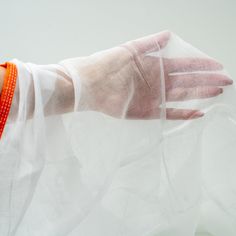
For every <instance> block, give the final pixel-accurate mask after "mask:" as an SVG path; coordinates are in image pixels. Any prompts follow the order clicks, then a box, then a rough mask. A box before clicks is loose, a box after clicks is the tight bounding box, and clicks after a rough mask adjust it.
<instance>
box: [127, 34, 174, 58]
mask: <svg viewBox="0 0 236 236" xmlns="http://www.w3.org/2000/svg"><path fill="white" fill-rule="evenodd" d="M170 37H171V32H170V31H162V32H159V33H157V34H152V35H148V36H145V37H143V38H139V39H136V40H132V41H129V42H127V43H126V46H128V47H129V46H131V47H132V48H134V49H135V50H136V51H137V53H145V52H152V51H158V50H159V49H161V48H164V47H165V46H166V45H167V43H168V41H169V39H170Z"/></svg>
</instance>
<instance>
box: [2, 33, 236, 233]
mask: <svg viewBox="0 0 236 236" xmlns="http://www.w3.org/2000/svg"><path fill="white" fill-rule="evenodd" d="M157 46H158V47H159V48H158V47H157V49H156V50H154V51H153V50H152V51H148V52H145V53H144V54H143V57H144V59H146V58H148V59H151V62H150V63H151V64H150V65H152V66H151V67H149V70H148V71H146V73H147V74H148V73H149V72H150V74H151V73H152V68H153V64H152V63H153V59H154V60H155V58H158V60H157V61H156V62H154V63H158V65H157V66H160V68H161V69H160V76H159V78H160V80H161V81H160V84H161V86H160V87H158V88H157V89H156V93H159V95H160V96H159V97H160V100H159V103H160V104H161V108H160V110H161V111H160V117H159V118H158V119H151V120H146V119H122V118H126V114H127V113H126V111H127V110H126V109H128V107H129V105H127V104H129V102H130V101H131V100H132V98H130V96H127V103H126V104H125V105H124V107H122V109H121V113H120V117H117V115H116V117H113V116H110V115H108V114H104V113H102V112H96V111H90V110H87V109H81V108H80V99H81V93H82V91H81V89H83V88H82V85H81V81H80V79H81V77H80V73H79V72H80V70H79V69H78V67H81V65H83V62H82V61H81V59H74V60H72V59H68V60H64V61H61V62H59V63H58V64H51V65H36V64H33V63H24V62H22V61H20V60H18V59H13V60H12V61H11V62H13V63H15V64H16V66H17V69H18V79H17V85H16V91H15V94H14V98H13V104H12V107H11V111H10V116H9V118H8V121H7V124H6V127H5V130H4V133H3V136H2V140H1V142H0V235H1V236H5V235H8V236H13V235H16V236H78V235H79V236H194V235H195V233H196V232H199V233H204V232H206V233H209V234H211V235H214V236H223V235H225V236H235V235H236V174H235V173H236V171H235V170H236V158H235V157H236V145H235V143H236V142H235V141H236V96H235V95H236V93H235V87H234V86H228V87H225V88H224V93H223V94H220V95H219V96H216V97H211V98H207V99H201V100H200V99H194V100H187V101H185V102H179V101H173V102H167V101H166V96H165V92H166V91H165V86H166V84H165V78H164V76H165V68H164V66H165V63H163V60H165V58H167V59H168V58H169V59H171V58H193V59H194V58H195V59H196V60H197V58H208V57H207V56H206V55H205V54H203V53H202V52H200V51H199V50H197V49H195V48H193V47H192V46H191V45H189V44H187V43H185V42H184V41H182V40H181V39H180V38H179V37H177V36H175V35H174V34H172V35H171V38H170V39H169V41H168V44H167V45H165V46H164V47H162V46H161V45H160V46H159V45H157ZM104 53H105V54H106V53H108V54H109V51H105V52H104ZM97 55H98V56H97V60H98V61H99V58H100V54H97ZM117 60H119V58H118V59H117ZM81 63H82V64H81ZM117 63H118V61H117ZM154 65H155V64H154ZM141 66H142V65H141ZM188 68H189V67H188ZM100 69H101V70H103V69H104V68H100ZM190 69H191V68H190ZM96 72H97V73H99V72H98V71H96ZM96 72H95V74H96V75H97V73H96ZM216 72H217V73H222V74H223V75H224V74H225V71H223V70H222V68H219V69H218V70H212V71H208V70H207V68H205V67H204V66H203V67H201V68H199V70H198V71H197V73H202V74H203V75H205V74H206V73H216ZM176 73H177V74H178V73H179V74H180V75H183V74H187V75H188V74H191V73H196V71H194V70H190V71H186V68H184V66H183V70H182V71H181V72H178V71H177V72H176ZM174 75H176V74H173V75H172V76H174ZM132 79H133V78H132ZM72 82H73V86H71V84H72ZM98 86H100V85H98ZM183 86H184V85H183ZM71 88H72V89H71ZM100 89H101V88H100ZM129 89H130V90H129ZM136 89H138V88H137V87H135V86H134V87H132V86H131V87H129V86H128V91H132V93H131V92H130V93H129V95H130V94H131V96H134V94H135V91H136ZM158 89H159V91H158ZM99 91H100V90H99ZM141 91H142V90H141ZM154 91H155V90H154ZM186 96H187V95H186ZM73 97H74V98H75V103H73V104H74V107H73V108H72V110H71V111H70V109H68V111H67V112H68V113H63V107H65V106H68V107H69V106H71V103H70V102H71V99H73ZM160 101H161V102H160ZM107 102H108V103H110V105H111V106H112V105H113V100H109V101H107ZM73 104H72V105H73ZM166 107H175V108H193V107H194V108H195V109H199V110H201V111H204V112H205V113H206V114H205V115H204V116H203V117H202V118H199V119H187V120H168V119H166ZM34 108H35V109H34ZM33 110H34V113H33V114H32V111H33ZM46 114H47V115H46Z"/></svg>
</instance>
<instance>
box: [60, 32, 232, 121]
mask: <svg viewBox="0 0 236 236" xmlns="http://www.w3.org/2000/svg"><path fill="white" fill-rule="evenodd" d="M170 37H171V34H170V33H169V32H162V33H160V34H155V35H151V36H147V37H144V38H141V39H138V40H134V41H130V42H127V43H125V44H122V45H120V46H118V47H115V48H112V49H109V50H105V51H102V52H99V53H95V54H93V55H91V56H89V57H84V58H73V59H67V60H65V61H63V64H64V65H68V64H69V65H70V66H73V67H74V68H75V69H76V71H77V72H78V74H79V76H80V78H81V85H82V86H81V99H80V108H81V110H94V111H99V112H103V113H105V114H108V115H111V116H114V117H118V118H122V117H123V118H127V119H156V118H160V113H161V109H160V105H161V103H162V94H161V93H162V86H163V85H162V84H161V75H162V70H161V68H162V67H161V65H162V64H163V68H164V71H163V73H164V82H165V99H166V102H170V101H179V102H181V101H186V100H190V99H203V98H209V97H214V96H217V95H219V94H220V93H222V92H223V90H222V88H220V87H219V86H225V85H229V84H232V80H230V79H229V78H228V77H227V76H226V75H223V74H222V73H220V70H222V68H223V67H222V65H221V64H219V63H218V62H216V61H215V60H213V59H210V58H190V57H189V58H186V57H185V58H171V59H170V58H163V59H161V58H160V57H157V56H152V54H151V52H158V51H160V50H161V49H163V48H164V47H165V46H166V44H167V43H168V40H169V38H170ZM182 72H184V73H182ZM209 72H212V73H209ZM181 73H182V74H181ZM166 116H167V119H194V118H198V117H201V116H203V113H202V112H201V111H199V110H195V109H175V108H167V110H166Z"/></svg>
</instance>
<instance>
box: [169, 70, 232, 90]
mask: <svg viewBox="0 0 236 236" xmlns="http://www.w3.org/2000/svg"><path fill="white" fill-rule="evenodd" d="M167 83H169V87H170V88H178V87H182V88H193V87H196V86H226V85H230V84H232V83H233V80H231V79H230V78H229V77H228V76H226V75H223V74H216V73H208V74H203V73H201V74H200V73H195V74H178V75H177V74H176V75H170V76H169V80H168V82H167Z"/></svg>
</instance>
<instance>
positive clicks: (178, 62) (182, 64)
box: [164, 58, 223, 73]
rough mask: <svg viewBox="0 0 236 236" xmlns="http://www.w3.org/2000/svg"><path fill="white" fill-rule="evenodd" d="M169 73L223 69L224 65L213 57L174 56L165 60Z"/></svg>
mask: <svg viewBox="0 0 236 236" xmlns="http://www.w3.org/2000/svg"><path fill="white" fill-rule="evenodd" d="M164 65H165V70H166V71H167V72H168V73H177V72H194V71H214V70H222V69H223V66H222V65H221V64H220V63H219V62H217V61H215V60H213V59H211V58H174V59H169V58H168V59H167V58H165V60H164Z"/></svg>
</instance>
